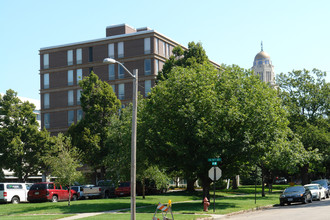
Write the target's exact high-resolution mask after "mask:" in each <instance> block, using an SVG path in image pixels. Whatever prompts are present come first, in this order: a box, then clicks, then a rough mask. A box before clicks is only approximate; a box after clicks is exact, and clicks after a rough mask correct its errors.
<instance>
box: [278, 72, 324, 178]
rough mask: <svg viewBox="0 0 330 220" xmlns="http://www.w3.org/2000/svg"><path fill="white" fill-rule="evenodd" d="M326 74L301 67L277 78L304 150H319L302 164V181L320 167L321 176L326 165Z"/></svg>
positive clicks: (281, 94)
mask: <svg viewBox="0 0 330 220" xmlns="http://www.w3.org/2000/svg"><path fill="white" fill-rule="evenodd" d="M325 76H326V73H325V72H322V71H320V70H317V69H313V70H312V71H311V72H310V71H308V70H305V69H304V70H295V71H292V72H289V73H287V74H284V73H281V74H280V75H279V76H278V78H277V84H278V85H279V88H280V97H281V98H282V100H283V103H284V104H285V106H286V110H287V111H288V113H289V117H288V118H289V121H290V125H289V126H290V128H291V129H292V131H294V132H295V133H296V134H297V135H298V136H299V137H300V140H301V142H302V143H303V145H304V147H305V149H306V150H308V151H311V152H315V151H318V152H319V153H320V154H321V157H313V158H311V160H309V161H305V162H304V163H302V164H301V174H302V181H303V183H308V181H309V177H308V173H309V172H310V171H311V170H313V169H314V170H315V169H316V171H317V170H318V171H323V172H321V173H323V175H322V176H323V177H324V176H325V173H326V167H329V162H330V158H329V145H330V134H329V127H330V126H329V106H330V84H329V83H327V82H326V81H325ZM318 159H321V160H318ZM328 175H329V170H328Z"/></svg>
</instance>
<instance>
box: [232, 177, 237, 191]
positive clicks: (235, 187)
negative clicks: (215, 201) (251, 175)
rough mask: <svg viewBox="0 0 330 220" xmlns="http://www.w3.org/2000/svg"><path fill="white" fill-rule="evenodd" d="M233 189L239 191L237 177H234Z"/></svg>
mask: <svg viewBox="0 0 330 220" xmlns="http://www.w3.org/2000/svg"><path fill="white" fill-rule="evenodd" d="M232 189H238V186H237V179H236V176H234V178H233V186H232Z"/></svg>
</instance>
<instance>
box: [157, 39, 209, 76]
mask: <svg viewBox="0 0 330 220" xmlns="http://www.w3.org/2000/svg"><path fill="white" fill-rule="evenodd" d="M172 53H173V55H172V56H170V58H169V59H168V60H166V62H165V64H164V66H163V69H162V71H160V72H159V74H158V76H157V78H158V80H165V79H167V78H168V74H169V73H170V72H171V70H172V69H173V67H175V66H181V67H188V66H193V65H198V64H203V63H208V62H209V60H208V57H207V55H206V52H205V50H204V48H203V47H202V44H201V43H197V44H196V43H195V42H190V43H188V49H187V50H183V49H182V47H180V46H176V47H175V48H174V49H173V51H172Z"/></svg>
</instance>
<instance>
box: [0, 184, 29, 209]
mask: <svg viewBox="0 0 330 220" xmlns="http://www.w3.org/2000/svg"><path fill="white" fill-rule="evenodd" d="M32 184H33V183H0V202H2V203H7V202H11V203H13V204H18V203H20V202H27V201H28V200H27V193H28V191H29V189H30V187H31V186H32Z"/></svg>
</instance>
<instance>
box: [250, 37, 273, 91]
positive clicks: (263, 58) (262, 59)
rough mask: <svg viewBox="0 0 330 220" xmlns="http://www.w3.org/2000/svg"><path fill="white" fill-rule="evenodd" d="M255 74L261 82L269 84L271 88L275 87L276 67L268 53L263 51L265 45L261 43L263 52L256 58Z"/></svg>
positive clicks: (254, 63) (254, 64)
mask: <svg viewBox="0 0 330 220" xmlns="http://www.w3.org/2000/svg"><path fill="white" fill-rule="evenodd" d="M251 69H252V70H254V73H255V74H258V75H259V77H260V80H262V81H264V82H266V83H269V84H270V85H271V86H273V87H274V86H275V73H274V66H273V65H272V61H271V59H270V56H269V55H268V53H266V52H265V51H264V50H263V44H262V42H261V51H260V52H259V53H257V55H256V56H255V57H254V62H253V67H252V68H251Z"/></svg>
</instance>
